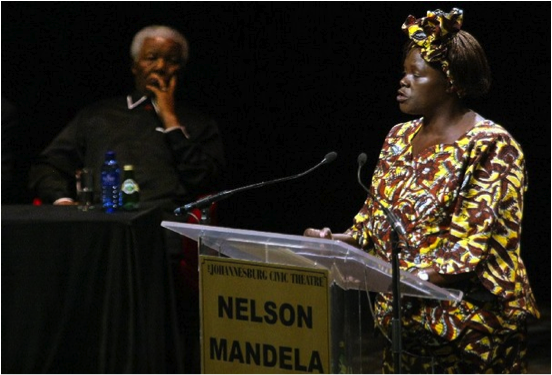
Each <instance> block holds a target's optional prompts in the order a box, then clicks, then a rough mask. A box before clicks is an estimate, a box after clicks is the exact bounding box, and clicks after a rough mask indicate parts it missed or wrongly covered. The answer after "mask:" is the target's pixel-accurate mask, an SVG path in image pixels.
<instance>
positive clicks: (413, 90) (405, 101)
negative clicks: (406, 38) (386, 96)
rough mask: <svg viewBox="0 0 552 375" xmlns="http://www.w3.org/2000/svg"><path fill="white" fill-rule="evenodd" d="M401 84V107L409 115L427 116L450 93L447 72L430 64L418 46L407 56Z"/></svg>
mask: <svg viewBox="0 0 552 375" xmlns="http://www.w3.org/2000/svg"><path fill="white" fill-rule="evenodd" d="M400 86H401V87H400V89H399V91H398V95H397V101H398V102H399V108H400V109H401V111H402V112H404V113H406V114H409V115H418V116H419V115H422V116H426V115H428V114H430V113H432V112H434V111H435V110H437V108H438V107H439V106H440V104H441V103H443V101H444V99H445V98H446V97H447V96H448V93H449V90H448V87H449V83H448V81H447V79H446V76H445V74H444V73H443V72H441V71H440V70H438V69H435V68H434V67H432V66H431V65H429V64H428V63H427V62H426V61H425V60H424V59H423V58H422V57H421V55H420V50H419V49H418V48H414V49H412V50H411V51H410V52H409V53H408V55H407V56H406V59H405V61H404V73H403V78H402V79H401V81H400Z"/></svg>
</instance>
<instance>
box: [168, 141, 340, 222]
mask: <svg viewBox="0 0 552 375" xmlns="http://www.w3.org/2000/svg"><path fill="white" fill-rule="evenodd" d="M336 158H337V153H336V152H333V151H332V152H329V153H328V154H326V156H325V157H324V159H323V160H322V161H321V162H320V163H318V164H316V165H315V166H314V167H312V168H310V169H308V170H306V171H305V172H302V173H299V174H296V175H293V176H288V177H282V178H278V179H276V180H271V181H266V182H258V183H256V184H251V185H247V186H243V187H240V188H237V189H233V190H225V191H221V192H220V193H217V194H213V195H209V196H207V197H205V198H202V199H199V200H197V201H195V202H192V203H188V204H186V205H184V206H182V207H178V208H177V209H176V210H174V214H175V215H177V216H179V215H182V214H184V213H185V212H188V211H190V210H193V209H194V208H199V209H202V208H206V207H209V206H210V205H211V204H213V203H215V202H218V201H220V200H222V199H225V198H228V197H230V196H232V195H234V194H236V193H239V192H242V191H245V190H250V189H256V188H260V187H263V186H267V185H272V184H275V183H277V182H284V181H288V180H293V179H296V178H299V177H302V176H304V175H306V174H308V173H310V172H312V171H314V170H315V169H316V168H318V167H320V166H322V165H324V164H328V163H331V162H332V161H334V160H335V159H336Z"/></svg>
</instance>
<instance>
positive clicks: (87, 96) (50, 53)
mask: <svg viewBox="0 0 552 375" xmlns="http://www.w3.org/2000/svg"><path fill="white" fill-rule="evenodd" d="M1 7H2V9H1V10H2V12H1V14H2V26H1V27H2V33H1V34H2V35H1V38H2V96H4V97H6V98H8V99H9V100H10V101H12V102H13V103H14V104H15V105H16V106H17V107H18V108H19V110H20V113H19V119H20V127H21V131H22V134H23V136H22V137H21V139H14V140H13V145H14V146H15V148H16V149H17V150H18V151H19V152H20V153H21V154H20V157H19V163H20V170H21V171H22V172H24V173H26V169H27V167H28V164H29V163H30V161H31V159H32V157H33V156H35V155H36V154H37V153H38V152H40V151H41V150H42V149H43V148H44V147H45V146H46V145H47V144H48V143H49V142H50V141H51V139H52V138H53V137H54V136H55V135H56V134H57V133H58V132H59V131H61V129H62V128H63V127H64V126H65V125H66V124H67V122H68V121H69V120H70V119H71V118H72V117H73V116H74V115H75V113H76V112H77V111H78V110H79V109H81V108H82V107H83V106H85V105H87V104H89V103H91V102H94V101H96V100H98V99H102V98H105V97H109V96H113V95H119V94H126V93H127V92H128V90H129V89H131V88H132V84H133V82H132V77H131V74H130V59H129V57H128V56H129V52H128V51H129V47H130V42H131V39H132V37H133V35H134V34H135V33H136V32H137V31H138V30H139V29H141V28H142V27H144V26H146V25H149V24H154V23H159V24H167V25H170V26H174V27H176V28H178V29H180V30H181V31H182V32H183V33H184V34H185V35H186V36H187V38H188V39H189V41H190V52H191V60H190V62H189V64H188V67H187V70H186V73H185V78H184V82H183V83H182V85H181V86H182V87H183V95H184V96H185V97H186V99H187V100H189V101H190V102H192V103H193V104H194V105H195V106H197V107H199V108H200V109H203V110H205V111H207V112H209V113H211V114H212V115H213V116H214V117H215V118H216V119H217V120H218V122H219V125H220V128H221V131H222V133H223V136H224V141H225V147H226V154H227V160H228V163H229V168H228V177H227V180H226V185H225V188H227V189H230V188H235V187H239V186H245V185H249V184H252V183H256V182H260V181H266V180H271V179H274V178H279V177H284V176H288V175H292V174H296V173H299V172H302V171H304V170H306V169H308V168H310V167H311V166H313V165H315V164H316V163H318V162H319V161H320V160H322V158H323V157H324V155H326V153H328V152H329V151H336V152H337V153H338V158H337V160H336V161H335V162H333V163H332V164H329V165H327V166H324V167H322V169H319V170H317V171H315V172H314V173H313V174H310V175H308V176H306V177H303V178H302V179H300V180H294V181H290V182H285V183H283V184H277V185H272V186H269V187H266V188H264V189H259V190H251V191H247V192H243V193H242V194H240V195H235V196H233V197H231V198H229V199H227V200H225V201H222V202H220V204H219V225H223V226H228V227H234V228H243V229H253V230H261V231H270V232H281V233H287V234H301V233H302V232H303V230H304V228H306V227H309V226H312V227H321V226H330V227H331V228H333V229H334V230H335V231H342V230H344V229H346V228H347V227H348V226H349V225H350V224H351V221H352V218H353V216H354V215H355V214H356V212H357V211H358V209H359V208H360V206H361V205H362V202H363V200H364V198H365V193H364V192H363V190H362V188H360V186H359V185H358V184H357V182H356V169H357V156H358V154H359V153H361V152H366V153H367V155H368V162H367V165H366V167H365V168H366V170H365V171H364V182H365V183H366V184H367V183H369V178H370V174H371V172H372V169H373V167H374V165H375V163H376V160H377V157H378V153H379V150H380V147H381V144H382V142H383V139H384V137H385V135H386V134H387V132H388V130H389V129H390V127H391V126H392V125H394V124H396V123H398V122H401V121H404V120H407V119H409V117H405V116H404V115H403V114H401V113H400V111H399V109H398V105H397V103H396V101H395V96H396V90H397V89H398V81H399V79H400V73H401V71H402V67H401V49H402V45H403V43H404V42H405V41H406V36H405V35H404V34H403V33H402V31H401V28H400V27H401V25H402V23H403V22H404V20H405V19H406V17H407V16H408V15H409V14H413V15H415V16H416V17H422V16H425V14H426V11H427V10H429V9H437V8H440V9H443V10H445V11H450V9H451V8H452V7H459V8H462V9H464V14H465V19H464V26H463V29H464V30H466V31H469V32H470V33H472V34H473V35H474V36H476V38H478V40H479V41H480V43H481V44H482V45H483V47H484V48H485V50H486V51H487V54H488V59H489V62H490V65H491V68H492V70H493V78H494V82H493V87H492V91H491V94H490V96H489V97H488V98H486V99H485V100H480V101H479V102H477V103H474V104H473V106H472V108H473V109H474V110H476V111H478V112H479V113H480V114H482V115H483V116H485V117H487V118H490V119H492V120H494V121H495V122H498V123H500V124H502V125H503V126H504V127H506V128H507V129H508V130H509V131H510V132H511V133H512V134H513V135H514V137H515V138H516V139H517V140H518V141H519V142H520V143H521V145H522V147H523V148H524V152H525V154H526V158H527V168H528V171H529V182H530V188H529V191H528V194H527V196H526V197H527V200H526V206H525V218H524V230H523V248H522V255H523V257H524V260H525V262H526V265H527V268H528V271H529V276H530V279H531V282H532V285H533V287H534V289H535V291H536V293H537V297H538V299H539V302H540V303H541V304H549V299H550V250H551V246H550V245H551V242H550V184H549V182H550V118H551V116H550V82H551V80H550V46H551V44H550V3H549V2H523V3H522V2H519V3H516V2H429V3H426V2H339V3H337V2H322V3H319V2H299V3H295V2H292V3H289V2H274V3H273V2H258V3H257V2H247V3H234V2H206V3H203V2H191V3H187V2H63V3H61V2H53V3H52V2H40V3H32V2H2V3H1ZM23 203H30V200H29V197H28V196H26V195H24V198H23Z"/></svg>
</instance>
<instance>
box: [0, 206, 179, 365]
mask: <svg viewBox="0 0 552 375" xmlns="http://www.w3.org/2000/svg"><path fill="white" fill-rule="evenodd" d="M1 212H2V242H1V243H2V362H1V364H2V368H1V370H2V373H168V372H180V371H181V370H182V368H181V364H182V358H181V357H182V354H181V353H182V350H181V348H180V345H179V342H178V338H177V334H176V332H175V331H176V320H175V310H174V300H173V293H172V285H171V282H170V277H169V276H170V273H169V268H168V267H169V265H168V259H167V253H166V251H165V248H164V240H163V232H162V231H163V230H164V229H163V228H161V227H160V223H161V221H162V216H161V211H160V210H159V209H157V208H156V207H154V206H150V207H148V206H146V207H144V208H142V209H140V210H139V211H136V212H120V213H115V214H106V213H103V212H102V211H101V210H98V209H96V210H92V211H89V212H80V211H79V210H78V209H77V208H76V207H75V206H30V205H29V206H2V207H1Z"/></svg>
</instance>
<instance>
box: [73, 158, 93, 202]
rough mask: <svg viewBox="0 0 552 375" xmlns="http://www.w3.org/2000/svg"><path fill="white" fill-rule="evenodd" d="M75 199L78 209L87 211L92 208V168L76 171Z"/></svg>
mask: <svg viewBox="0 0 552 375" xmlns="http://www.w3.org/2000/svg"><path fill="white" fill-rule="evenodd" d="M77 199H78V201H79V210H81V211H88V210H91V209H93V208H94V170H93V169H92V168H83V169H81V170H79V171H77Z"/></svg>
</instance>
